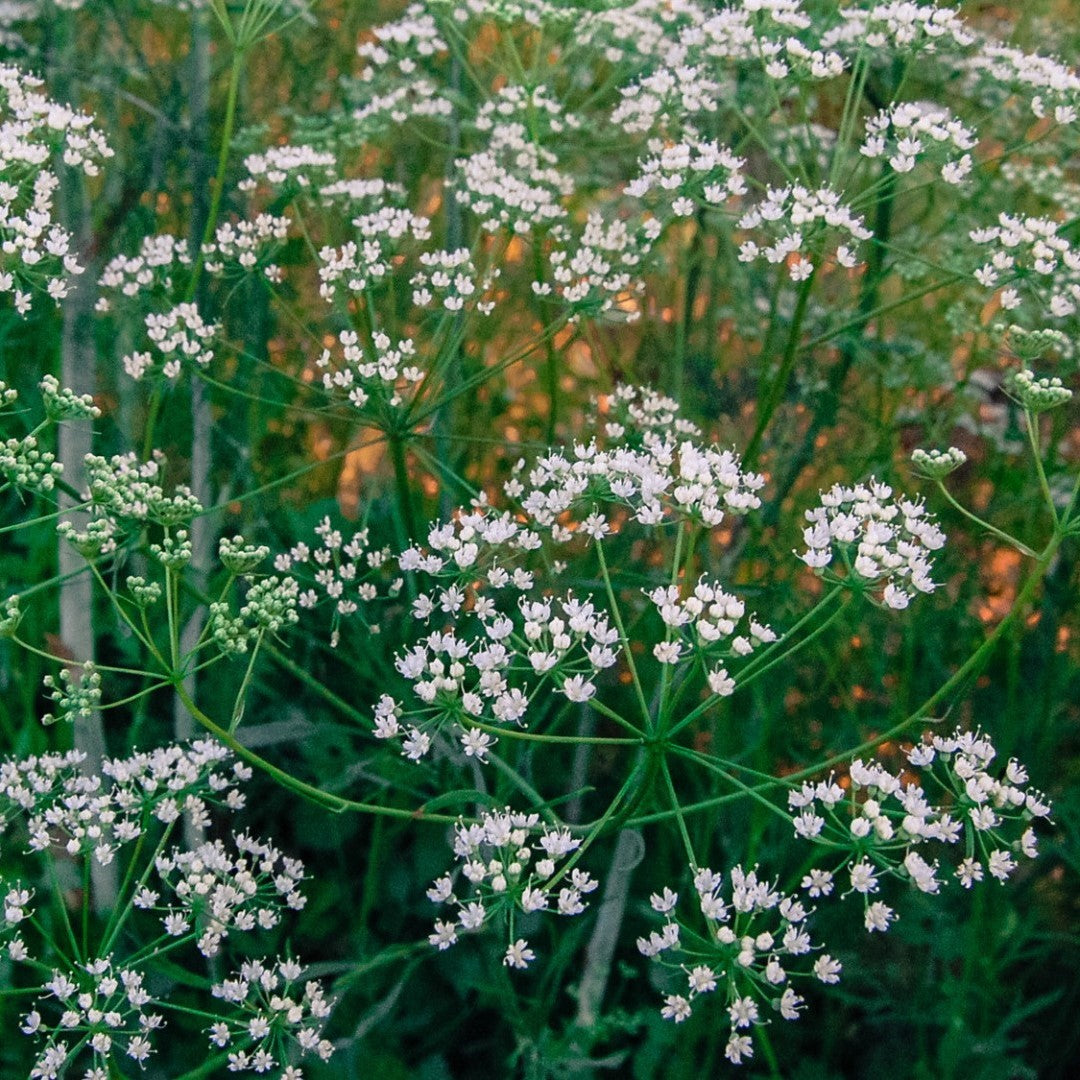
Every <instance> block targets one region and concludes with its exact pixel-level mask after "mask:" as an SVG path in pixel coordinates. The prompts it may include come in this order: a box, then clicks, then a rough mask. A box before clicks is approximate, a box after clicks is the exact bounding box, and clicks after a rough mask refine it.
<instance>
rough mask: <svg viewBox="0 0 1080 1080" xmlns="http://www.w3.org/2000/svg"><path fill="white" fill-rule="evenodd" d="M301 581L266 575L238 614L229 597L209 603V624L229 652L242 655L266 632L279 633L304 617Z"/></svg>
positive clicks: (241, 606)
mask: <svg viewBox="0 0 1080 1080" xmlns="http://www.w3.org/2000/svg"><path fill="white" fill-rule="evenodd" d="M299 603H300V583H299V582H298V581H297V580H296V579H295V578H293V577H288V576H283V577H276V576H275V577H266V578H262V579H261V580H259V581H256V582H254V583H253V584H252V585H251V587H250V588H249V589H248V591H247V594H246V596H245V597H244V600H243V603H242V604H240V607H239V610H238V611H237V613H236V614H235V615H233V613H232V606H231V605H230V603H229V601H228V600H216V601H214V603H212V604H210V605H209V607H208V612H209V618H208V620H207V626H208V628H209V630H210V636H211V637H212V638H213V640H214V643H215V644H216V645H217V647H218V648H219V649H220V650H221V651H222V652H223V653H224V654H225V655H226V656H242V655H244V654H245V653H247V652H248V650H249V649H250V648H251V646H252V645H257V644H258V642H259V641H261V639H262V637H263V635H264V634H279V633H281V631H283V630H284V629H286V628H287V627H289V626H295V625H296V623H298V622H299V621H300V614H299V612H298V611H297V608H298V606H299Z"/></svg>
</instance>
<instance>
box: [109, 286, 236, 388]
mask: <svg viewBox="0 0 1080 1080" xmlns="http://www.w3.org/2000/svg"><path fill="white" fill-rule="evenodd" d="M220 329H221V327H220V326H218V325H217V324H216V323H208V322H205V321H204V320H203V317H202V315H200V314H199V309H198V308H197V307H196V306H195V305H194V304H190V303H183V304H177V305H176V307H174V308H171V309H170V310H169V311H165V312H161V313H158V312H151V313H150V314H149V315H147V316H146V336H147V337H148V338H149V339H150V340H151V342H153V344H154V348H155V349H156V351H157V353H158V354H159V355H158V356H155V355H154V354H153V353H150V352H135V353H129V354H128V355H127V356H125V357H124V358H123V361H122V363H123V366H124V370H125V371H126V372H127V373H128V374H129V375H130V376H131V377H132V378H133V379H141V378H142V377H143V376H144V375H146V374H147V373H149V372H154V373H160V374H161V375H163V376H164V377H165V378H166V379H170V380H173V381H175V380H176V379H178V378H179V377H180V373H181V372H182V371H183V368H184V364H185V363H189V364H195V365H197V366H198V367H206V366H207V365H208V364H209V363H210V362H211V361H212V360H213V359H214V352H213V349H211V348H210V342H211V341H212V340H213V338H214V335H215V334H217V333H218V331H219V330H220Z"/></svg>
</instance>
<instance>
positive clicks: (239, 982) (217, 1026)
mask: <svg viewBox="0 0 1080 1080" xmlns="http://www.w3.org/2000/svg"><path fill="white" fill-rule="evenodd" d="M303 975H304V969H303V967H302V966H301V964H299V963H298V962H297V961H296V960H276V961H274V962H270V963H268V962H267V961H265V960H246V961H245V962H244V963H243V964H241V966H240V969H239V971H238V972H237V973H236V975H235V976H234V977H233V978H229V979H224V980H223V981H222V982H220V983H217V984H215V985H214V987H213V989H212V993H213V995H214V997H215V998H217V999H218V1000H220V1001H221V1002H223V1003H224V1005H225V1007H226V1008H227V1009H230V1010H233V1011H234V1013H235V1015H227V1016H225V1017H224V1018H223V1019H221V1020H219V1021H217V1022H216V1023H214V1024H212V1025H211V1026H210V1029H209V1036H210V1046H211V1047H213V1048H218V1049H225V1048H230V1047H236V1049H234V1050H230V1052H229V1071H230V1072H243V1071H245V1070H248V1069H250V1070H251V1071H252V1072H255V1073H266V1072H269V1071H270V1070H271V1069H275V1068H279V1067H281V1066H282V1065H284V1064H285V1062H284V1060H283V1058H284V1055H285V1053H286V1048H287V1047H288V1045H289V1044H295V1045H296V1046H297V1047H299V1051H300V1054H301V1055H304V1054H314V1055H315V1056H316V1057H318V1058H319V1060H320V1061H329V1060H330V1057H331V1055H332V1054H333V1052H334V1044H333V1043H331V1042H330V1040H329V1039H326V1038H324V1037H323V1034H322V1029H323V1026H324V1025H325V1023H326V1020H327V1018H328V1017H329V1015H330V1010H331V1008H332V1006H331V1003H330V1002H329V1001H327V1000H326V995H325V994H324V992H323V989H322V987H321V986H320V985H319V984H318V983H317V982H316V981H314V980H313V979H307V980H304V981H303V983H302V984H301V980H302V979H303ZM282 1075H283V1077H284V1080H299V1078H300V1076H301V1073H300V1070H299V1069H296V1068H293V1067H292V1066H287V1067H286V1068H285V1071H284V1073H283V1074H282Z"/></svg>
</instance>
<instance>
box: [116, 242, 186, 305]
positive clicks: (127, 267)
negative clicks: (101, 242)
mask: <svg viewBox="0 0 1080 1080" xmlns="http://www.w3.org/2000/svg"><path fill="white" fill-rule="evenodd" d="M190 265H191V253H190V251H189V250H188V245H187V241H186V240H182V239H179V238H178V237H175V236H172V235H171V234H170V233H158V234H155V235H154V236H144V237H143V239H142V241H141V243H140V244H139V253H138V254H137V255H130V256H128V255H116V256H114V257H113V258H112V259H110V260H109V262H107V263H106V264H105V269H104V270H103V271H102V272H101V277H100V278H99V279H98V285H99V286H100V287H101V288H102V289H103V290H106V295H103V296H101V297H99V298H98V301H97V304H96V307H95V310H97V311H100V312H106V311H111V310H112V306H113V300H112V299H111V298H110V297H109V296H108V295H107V294H108V293H109V292H113V293H118V294H119V295H121V296H123V297H126V298H129V299H130V298H133V297H137V296H154V295H161V296H163V297H168V296H169V295H171V293H172V291H173V288H174V283H175V276H176V274H177V272H178V271H179V270H183V269H185V268H186V267H189V266H190Z"/></svg>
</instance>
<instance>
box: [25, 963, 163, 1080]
mask: <svg viewBox="0 0 1080 1080" xmlns="http://www.w3.org/2000/svg"><path fill="white" fill-rule="evenodd" d="M41 989H42V990H43V991H45V997H44V1000H43V1001H42V1002H40V1003H39V1004H38V1006H37V1007H36V1008H34V1009H32V1010H31V1011H30V1012H29V1013H27V1014H26V1015H25V1016H24V1017H23V1022H22V1026H21V1030H22V1032H23V1034H24V1035H29V1036H32V1037H35V1038H42V1037H44V1039H45V1042H44V1045H43V1046H42V1047H41V1049H40V1050H39V1052H38V1056H37V1058H36V1060H35V1062H34V1066H33V1069H32V1070H31V1072H30V1076H31V1078H32V1080H56V1078H57V1077H60V1076H62V1075H65V1074H66V1069H67V1066H68V1065H69V1063H70V1062H71V1061H72V1059H73V1058H75V1057H77V1056H78V1054H79V1052H80V1050H81V1049H83V1048H85V1050H86V1051H87V1052H88V1053H89V1055H90V1059H91V1062H92V1067H91V1068H90V1069H89V1070H88V1071H87V1072H86V1073H84V1074H83V1075H84V1076H85V1077H88V1078H89V1077H95V1078H96V1077H99V1076H107V1075H108V1069H109V1063H110V1062H111V1061H112V1060H113V1058H114V1056H123V1057H127V1058H130V1059H131V1060H132V1061H134V1062H136V1063H137V1064H139V1065H140V1066H142V1065H144V1064H145V1062H146V1061H147V1059H148V1058H149V1057H150V1054H151V1053H152V1052H153V1047H152V1044H151V1042H150V1039H151V1036H152V1035H153V1033H154V1032H155V1031H157V1030H159V1029H161V1028H162V1027H164V1026H165V1018H164V1016H163V1015H162V1014H161V1013H160V1012H156V1011H152V1009H151V1006H152V1005H153V999H152V997H151V994H150V992H149V990H148V989H147V988H146V986H145V978H144V976H143V974H142V972H140V971H137V970H135V969H132V968H129V967H123V966H119V967H118V966H117V965H116V964H115V963H114V961H113V960H112V959H111V958H109V957H102V958H100V959H96V960H91V961H89V962H88V963H84V964H80V965H78V966H77V967H75V968H74V969H72V970H70V971H68V972H66V973H65V972H60V971H54V972H53V973H52V977H51V978H50V979H48V980H47V981H46V982H45V983H44V984H43V985H42V987H41ZM55 1008H59V1009H60V1010H61V1014H60V1016H59V1019H58V1021H57V1022H56V1023H55V1026H53V1025H51V1024H50V1023H49V1021H48V1020H47V1019H45V1017H44V1016H43V1013H42V1012H41V1011H39V1010H42V1009H44V1010H48V1011H53V1009H55Z"/></svg>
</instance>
